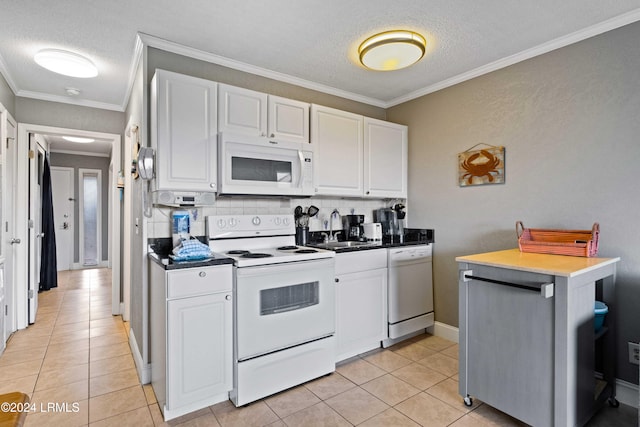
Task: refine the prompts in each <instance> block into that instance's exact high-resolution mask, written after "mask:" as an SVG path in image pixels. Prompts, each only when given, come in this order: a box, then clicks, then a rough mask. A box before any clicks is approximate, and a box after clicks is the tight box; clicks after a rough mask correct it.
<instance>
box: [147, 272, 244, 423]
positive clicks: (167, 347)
mask: <svg viewBox="0 0 640 427" xmlns="http://www.w3.org/2000/svg"><path fill="white" fill-rule="evenodd" d="M150 264H151V265H152V267H151V282H150V287H151V292H150V294H151V301H150V314H151V322H150V332H151V384H152V386H153V389H154V392H155V394H156V398H157V399H158V403H159V406H160V408H161V410H162V412H163V415H164V419H165V421H168V420H170V419H173V418H176V417H179V416H181V415H184V414H187V413H189V412H193V411H196V410H198V409H202V408H205V407H207V406H210V405H213V404H215V403H218V402H222V401H224V400H227V399H228V398H229V391H230V390H231V389H232V388H233V384H232V381H233V380H232V378H233V376H232V374H233V365H232V356H233V354H232V346H233V338H232V333H233V330H232V310H233V301H232V269H231V266H230V265H222V266H214V267H202V268H189V269H180V270H164V268H163V267H161V266H159V265H157V264H155V263H153V262H152V263H150Z"/></svg>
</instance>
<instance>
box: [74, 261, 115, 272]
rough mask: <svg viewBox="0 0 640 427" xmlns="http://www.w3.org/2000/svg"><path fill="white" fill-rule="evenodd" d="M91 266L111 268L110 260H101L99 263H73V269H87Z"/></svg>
mask: <svg viewBox="0 0 640 427" xmlns="http://www.w3.org/2000/svg"><path fill="white" fill-rule="evenodd" d="M90 268H109V261H108V260H107V261H100V262H99V263H98V264H96V265H84V264H80V263H79V262H74V263H73V264H72V265H71V269H72V270H87V269H90Z"/></svg>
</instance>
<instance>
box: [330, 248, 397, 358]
mask: <svg viewBox="0 0 640 427" xmlns="http://www.w3.org/2000/svg"><path fill="white" fill-rule="evenodd" d="M386 338H387V251H386V249H374V250H365V251H357V252H346V253H338V254H336V342H337V344H336V346H337V349H336V362H339V361H341V360H345V359H348V358H349V357H353V356H356V355H358V354H361V353H364V352H366V351H369V350H373V349H376V348H379V347H380V343H381V341H382V340H384V339H386Z"/></svg>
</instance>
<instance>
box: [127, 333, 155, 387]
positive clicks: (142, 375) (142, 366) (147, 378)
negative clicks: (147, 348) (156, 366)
mask: <svg viewBox="0 0 640 427" xmlns="http://www.w3.org/2000/svg"><path fill="white" fill-rule="evenodd" d="M129 347H130V348H131V354H132V355H133V361H134V362H135V364H136V371H138V378H139V379H140V383H141V384H149V383H150V382H151V365H149V364H147V363H144V361H143V360H142V354H140V349H139V348H138V343H137V342H136V337H135V336H134V334H133V329H131V330H130V331H129Z"/></svg>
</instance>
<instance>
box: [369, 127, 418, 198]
mask: <svg viewBox="0 0 640 427" xmlns="http://www.w3.org/2000/svg"><path fill="white" fill-rule="evenodd" d="M407 134H408V132H407V127H406V126H404V125H399V124H396V123H390V122H385V121H382V120H376V119H371V118H368V117H365V119H364V196H365V197H377V198H380V197H384V198H406V197H407V170H408V169H407V156H408V153H407V151H408V138H407Z"/></svg>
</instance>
